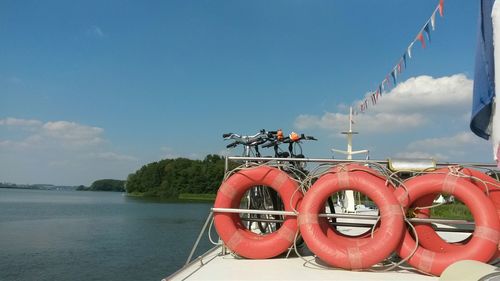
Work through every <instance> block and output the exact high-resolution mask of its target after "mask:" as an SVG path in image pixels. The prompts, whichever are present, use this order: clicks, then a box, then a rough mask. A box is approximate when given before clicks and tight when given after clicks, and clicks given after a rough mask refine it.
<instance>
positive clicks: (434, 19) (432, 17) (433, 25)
mask: <svg viewBox="0 0 500 281" xmlns="http://www.w3.org/2000/svg"><path fill="white" fill-rule="evenodd" d="M431 27H432V31H434V30H436V11H434V13H432V16H431Z"/></svg>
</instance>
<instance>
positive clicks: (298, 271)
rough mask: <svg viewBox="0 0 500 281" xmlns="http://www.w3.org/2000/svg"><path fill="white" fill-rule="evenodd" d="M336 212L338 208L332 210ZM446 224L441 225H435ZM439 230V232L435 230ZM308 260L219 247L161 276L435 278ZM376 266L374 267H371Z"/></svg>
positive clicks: (455, 237)
mask: <svg viewBox="0 0 500 281" xmlns="http://www.w3.org/2000/svg"><path fill="white" fill-rule="evenodd" d="M335 211H336V212H338V213H340V209H339V210H337V208H336V210H335ZM358 214H360V215H374V216H376V215H377V211H376V210H363V211H360V212H358ZM337 221H338V222H358V223H373V222H374V220H360V219H350V218H342V219H337ZM439 226H440V227H446V226H445V225H439ZM338 230H340V231H341V232H343V233H345V234H348V235H358V234H361V233H363V232H365V231H366V230H369V228H360V227H356V228H353V227H339V228H338ZM438 233H439V232H438ZM440 235H441V236H442V237H443V238H445V239H446V240H448V241H460V240H463V239H465V238H466V237H467V236H468V235H470V234H467V233H449V232H447V233H440ZM304 258H305V259H306V260H308V261H312V263H307V262H306V261H304V260H303V259H301V258H300V257H295V256H293V257H289V258H274V259H266V260H251V259H243V258H237V257H234V256H233V255H230V254H226V255H222V248H221V247H218V248H217V249H214V250H212V251H209V252H208V253H207V254H205V255H204V256H203V258H201V259H200V260H197V261H195V262H193V263H191V264H190V265H189V266H187V267H185V268H183V269H180V270H179V271H178V272H176V273H174V274H173V275H171V276H169V277H167V278H166V279H164V280H259V281H262V280H301V281H304V280H384V281H385V280H392V281H399V280H401V281H404V280H422V281H424V280H439V278H438V277H432V276H428V275H424V274H421V273H417V272H413V271H406V270H393V271H390V272H370V271H357V272H356V271H349V270H343V269H335V268H324V267H321V266H318V265H317V263H316V261H315V258H314V257H313V256H312V255H308V256H305V257H304ZM372 269H373V270H376V268H375V267H374V268H372Z"/></svg>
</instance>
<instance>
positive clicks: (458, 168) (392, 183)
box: [208, 161, 500, 276]
mask: <svg viewBox="0 0 500 281" xmlns="http://www.w3.org/2000/svg"><path fill="white" fill-rule="evenodd" d="M350 164H351V163H340V164H331V163H327V164H320V165H318V166H317V167H315V168H314V169H313V170H311V171H310V172H309V173H307V172H305V171H304V170H302V169H299V168H297V167H296V166H295V165H293V164H292V163H289V162H285V161H267V162H248V163H245V164H243V165H240V166H238V167H236V168H234V169H233V170H231V171H228V172H227V173H226V174H225V175H224V181H226V180H227V179H228V178H229V177H230V176H231V175H233V174H235V173H237V172H238V171H241V170H245V169H251V168H255V167H260V166H272V167H276V168H278V169H280V170H282V171H285V172H286V173H288V174H289V175H290V177H291V178H292V179H293V180H294V181H296V182H297V183H298V187H297V189H296V190H295V191H294V192H293V194H292V200H290V202H293V201H294V200H293V198H294V197H295V196H297V194H298V193H299V192H302V193H304V194H305V193H306V192H307V191H308V190H309V189H310V188H311V186H312V185H313V184H314V182H315V181H316V180H318V179H319V178H321V177H322V176H325V175H327V174H336V173H339V172H355V171H362V172H366V173H369V174H371V175H374V176H377V177H379V178H381V179H383V180H384V181H385V185H386V186H388V187H392V188H397V187H398V188H403V190H404V191H405V195H406V196H407V197H408V194H409V193H408V189H407V187H406V182H407V181H408V180H411V179H412V178H414V177H418V176H421V175H426V174H444V175H450V176H454V177H459V178H464V179H466V180H468V181H471V182H473V183H476V185H479V186H482V187H483V188H481V189H484V190H483V191H484V193H485V194H487V195H488V196H489V194H490V190H491V189H500V182H493V181H491V182H490V181H485V180H483V179H480V178H478V177H475V176H472V175H468V174H466V173H465V172H464V168H466V167H467V166H464V165H454V166H448V167H447V169H440V170H437V169H434V168H431V169H426V170H423V171H418V172H416V171H411V170H405V171H397V172H394V171H391V170H389V169H388V168H387V167H386V166H384V165H382V164H379V163H375V162H371V161H367V162H366V163H363V162H361V163H360V162H356V164H359V165H363V166H366V167H369V168H370V170H365V169H362V168H357V167H352V166H351V167H349V165H350ZM471 168H477V167H476V166H471ZM334 169H335V170H334ZM489 171H490V172H493V171H492V170H489ZM401 173H411V174H413V176H412V177H409V178H407V179H405V180H403V179H402V178H401V177H400V176H399V175H400V174H401ZM494 174H495V176H496V179H497V180H499V178H498V175H497V174H496V173H494ZM443 204H446V202H444V203H439V204H432V205H429V206H418V207H414V208H413V210H421V209H432V208H436V207H439V206H442V205H443ZM401 208H402V211H403V214H404V221H405V224H406V225H407V226H408V228H409V229H410V231H411V233H412V234H413V237H414V239H415V248H414V249H413V250H412V251H411V253H410V254H409V255H408V256H407V257H406V258H403V259H401V260H400V261H398V262H395V261H393V260H392V259H391V257H388V258H387V259H385V260H384V261H383V262H382V264H383V267H385V268H383V269H381V270H377V269H374V268H370V269H366V271H370V272H387V271H392V270H395V269H403V270H413V271H417V272H419V273H422V274H425V275H429V276H434V275H432V274H429V273H427V272H424V271H422V270H419V269H416V268H412V267H406V266H403V264H405V263H406V262H407V261H408V260H409V259H411V258H412V257H413V256H414V255H415V253H416V252H417V250H418V247H419V237H418V233H417V230H416V228H415V226H414V225H413V224H412V223H411V222H410V221H409V217H411V216H412V214H410V213H407V212H405V210H404V208H403V207H401ZM290 209H291V210H292V211H293V212H294V213H295V214H296V215H297V216H298V215H299V211H298V210H297V209H295V206H290ZM380 219H381V217H379V218H378V219H377V221H376V222H375V224H374V225H373V227H372V228H371V233H370V237H371V238H373V237H374V235H375V230H376V226H377V224H378V223H379V222H380ZM213 221H214V219H212V221H211V223H210V227H209V233H208V235H209V239H210V242H212V244H214V245H219V244H220V243H217V242H214V241H213V239H212V237H211V233H210V232H211V229H212V226H213ZM299 240H300V231H297V232H296V233H295V236H294V240H293V245H292V246H291V247H290V248H289V249H288V251H287V254H286V258H289V256H290V254H291V253H292V251H293V252H295V254H296V255H297V257H299V258H301V259H302V260H303V261H304V266H305V265H308V264H309V265H311V266H313V267H315V268H318V269H324V270H325V269H326V270H334V269H335V268H333V267H330V266H325V265H322V264H318V263H317V262H314V261H315V260H316V258H317V256H316V255H314V254H313V256H312V259H307V258H306V257H305V256H303V255H302V254H301V253H300V251H299V248H298V245H297V244H298V241H299ZM231 255H233V256H235V257H237V255H236V254H234V253H232V252H231ZM499 262H500V261H499V260H497V261H493V264H498V263H499Z"/></svg>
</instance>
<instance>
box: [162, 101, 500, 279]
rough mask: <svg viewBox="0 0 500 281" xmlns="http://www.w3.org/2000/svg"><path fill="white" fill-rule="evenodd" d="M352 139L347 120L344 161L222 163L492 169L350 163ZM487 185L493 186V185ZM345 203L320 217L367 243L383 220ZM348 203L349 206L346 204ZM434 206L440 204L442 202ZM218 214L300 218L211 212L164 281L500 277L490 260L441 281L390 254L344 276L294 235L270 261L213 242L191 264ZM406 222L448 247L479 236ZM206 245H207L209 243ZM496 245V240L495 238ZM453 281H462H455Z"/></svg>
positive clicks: (453, 227) (462, 264) (466, 226)
mask: <svg viewBox="0 0 500 281" xmlns="http://www.w3.org/2000/svg"><path fill="white" fill-rule="evenodd" d="M351 114H352V111H351ZM354 133H355V132H353V131H352V122H351V120H349V130H348V131H347V132H346V133H345V134H346V135H347V137H348V149H347V151H344V152H343V153H344V154H346V155H347V158H348V159H345V160H344V159H308V158H294V159H290V158H266V157H259V158H255V157H227V161H226V163H229V162H230V161H232V162H235V161H236V162H241V163H249V162H252V161H253V162H254V163H258V164H256V165H258V166H262V165H266V166H267V165H269V166H273V167H278V168H280V169H283V168H284V167H285V166H286V165H289V164H287V163H291V162H292V161H295V162H308V163H316V164H318V165H319V166H318V168H317V169H315V170H314V171H313V172H311V174H314V173H319V174H321V173H324V171H325V169H326V170H328V169H331V168H332V167H338V166H340V167H345V165H353V164H354V165H362V166H372V167H383V168H384V169H386V170H387V171H390V172H391V173H392V175H397V174H399V175H402V176H403V178H404V177H412V176H415V175H420V174H421V173H425V172H424V171H429V170H436V169H439V167H455V168H453V169H457V167H473V168H475V169H476V168H477V169H491V168H493V167H495V165H494V164H482V163H461V164H460V163H436V161H434V160H432V159H419V160H418V159H417V160H408V159H407V160H396V159H392V160H391V159H389V160H368V159H364V160H352V157H351V155H353V154H354V153H356V152H355V151H353V150H352V135H353V134H354ZM337 152H338V151H337ZM359 153H367V151H366V150H362V151H360V152H359ZM228 166H229V165H228V164H226V167H228ZM321 167H325V168H321ZM450 169H451V168H450ZM453 169H451V170H453ZM228 172H229V171H228ZM226 180H227V179H226ZM492 181H494V180H493V179H492ZM222 188H223V186H221V189H222ZM307 192H310V191H307ZM347 192H349V191H347ZM350 192H352V191H350ZM434 197H436V196H434ZM344 198H347V202H348V203H347V204H346V206H351V207H352V210H351V211H349V208H341V206H339V205H335V207H334V210H335V212H331V210H330V209H329V206H328V204H324V206H325V207H324V208H323V209H322V210H324V212H323V214H320V215H319V216H323V217H325V218H330V219H331V220H330V223H331V224H333V225H335V227H336V230H337V231H338V232H340V233H342V234H343V235H345V236H350V237H357V236H359V235H363V234H365V237H366V233H369V232H371V230H372V229H374V228H375V226H374V225H376V224H377V221H378V220H379V219H381V221H383V220H384V218H383V217H384V216H383V215H382V217H380V216H379V210H378V209H369V208H364V209H363V210H360V209H355V208H354V206H355V200H354V198H355V196H354V193H351V195H350V196H345V197H344ZM349 200H351V201H350V202H349ZM431 203H432V200H431ZM216 204H217V203H216ZM438 204H445V203H443V202H441V203H438ZM341 205H342V204H341ZM379 207H381V206H379ZM499 211H500V210H499ZM299 212H300V211H299ZM221 213H223V214H229V213H238V214H240V216H242V215H241V214H248V213H253V214H257V215H260V217H258V218H263V221H266V219H267V222H269V221H272V219H276V218H277V217H278V216H279V215H286V216H300V214H298V213H297V212H290V211H286V210H285V211H284V210H249V209H246V208H241V209H240V208H217V207H214V208H212V210H211V212H210V214H209V216H208V218H207V221H206V223H205V225H204V226H203V229H202V230H201V232H200V234H199V237H198V239H197V241H196V243H195V245H194V247H193V250H192V251H191V253H190V255H189V257H188V259H187V261H186V264H185V266H184V267H182V268H181V269H180V270H178V271H177V272H175V273H173V274H172V275H170V276H168V277H167V278H165V279H164V280H500V271H498V268H497V264H498V262H499V260H498V259H496V260H494V259H492V260H490V263H491V264H493V265H488V264H486V263H481V262H477V261H459V262H458V263H456V265H452V266H450V267H449V269H447V270H445V272H444V273H443V274H442V275H441V277H439V276H436V275H434V274H431V273H429V272H424V271H422V270H420V269H417V268H415V267H412V266H411V265H409V264H408V263H407V262H405V261H404V259H402V258H400V257H398V256H397V255H396V254H395V253H392V254H391V255H389V256H388V257H387V258H384V259H383V260H382V261H381V262H378V263H376V264H374V265H373V266H369V267H368V268H364V269H355V270H346V269H342V268H338V267H335V266H332V265H329V264H328V263H326V262H324V261H323V260H322V258H320V257H319V256H318V255H317V254H315V253H313V252H312V251H311V250H309V248H308V247H307V243H303V242H301V240H300V239H298V237H299V236H298V233H297V235H296V236H295V240H294V243H292V244H291V245H290V247H289V248H288V249H287V250H286V251H284V252H283V253H282V254H280V255H277V256H275V257H272V258H245V257H243V256H241V255H239V254H238V253H236V252H235V251H233V250H232V249H231V246H229V247H228V243H229V244H231V243H232V242H230V241H229V242H228V243H226V242H224V241H223V240H222V239H219V240H218V241H217V242H215V241H214V244H216V245H215V246H214V247H213V248H212V249H211V250H209V251H208V252H206V253H205V254H203V255H201V256H199V257H197V258H195V259H192V257H193V253H194V252H195V249H196V247H197V245H198V243H199V241H200V239H202V238H203V237H205V236H206V235H207V234H208V235H209V233H213V231H211V229H210V228H212V227H213V220H214V218H213V215H214V214H221ZM495 216H496V214H495ZM258 218H257V220H258ZM497 219H498V218H497ZM299 220H300V219H299ZM406 220H407V221H408V222H409V223H415V224H419V223H420V224H422V223H427V225H431V223H432V225H433V227H434V229H435V230H436V231H437V234H438V235H439V236H440V237H441V238H442V239H444V240H445V241H447V242H450V243H455V242H459V241H466V240H467V239H468V237H470V236H471V235H476V236H478V230H477V229H476V230H475V229H474V222H468V221H464V220H450V219H433V218H416V217H407V218H406ZM299 224H300V222H299ZM249 225H253V223H250V224H247V227H248V228H249V229H248V231H249V232H250V231H251V232H252V233H254V234H255V235H261V236H262V237H264V236H266V235H269V234H266V233H260V232H259V230H258V229H257V228H256V227H250V226H249ZM277 228H278V227H274V229H272V231H276V230H277ZM471 233H472V234H471ZM369 236H370V235H368V239H371V238H373V232H372V237H371V238H370V237H369ZM479 236H481V234H479ZM210 239H211V240H212V238H210ZM469 239H470V238H469ZM495 239H497V240H498V237H497V238H495ZM226 241H227V239H226ZM464 268H465V269H466V272H462V271H461V270H463V269H464ZM457 276H459V278H464V279H457ZM471 278H472V279H471ZM481 278H483V279H481Z"/></svg>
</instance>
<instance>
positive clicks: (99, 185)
mask: <svg viewBox="0 0 500 281" xmlns="http://www.w3.org/2000/svg"><path fill="white" fill-rule="evenodd" d="M76 190H78V191H118V192H124V191H125V181H124V180H113V179H102V180H96V181H94V182H93V183H92V184H91V185H90V186H89V187H86V186H83V185H80V186H79V187H78V188H77V189H76Z"/></svg>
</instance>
